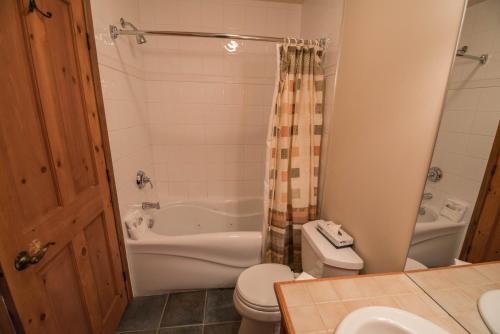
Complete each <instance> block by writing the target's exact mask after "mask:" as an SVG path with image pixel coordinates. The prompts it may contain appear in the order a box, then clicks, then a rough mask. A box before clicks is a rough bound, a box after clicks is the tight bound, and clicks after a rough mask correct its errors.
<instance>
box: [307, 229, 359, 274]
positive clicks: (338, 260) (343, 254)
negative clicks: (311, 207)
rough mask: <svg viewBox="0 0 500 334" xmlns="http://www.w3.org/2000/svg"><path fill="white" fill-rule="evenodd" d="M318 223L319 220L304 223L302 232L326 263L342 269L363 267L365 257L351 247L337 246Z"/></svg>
mask: <svg viewBox="0 0 500 334" xmlns="http://www.w3.org/2000/svg"><path fill="white" fill-rule="evenodd" d="M317 225H318V223H317V221H312V222H309V223H307V224H304V225H302V234H303V235H304V237H305V238H306V239H307V241H308V242H309V244H310V245H311V247H312V248H313V250H314V252H315V253H316V255H318V257H319V258H320V259H321V260H322V261H323V263H324V264H327V265H329V266H332V267H336V268H341V269H350V270H360V269H363V259H362V258H360V257H359V255H358V254H356V252H355V251H354V250H353V249H352V248H351V247H346V248H335V246H334V245H332V244H331V243H330V242H329V241H328V240H326V238H325V237H324V236H322V235H321V233H319V232H318V230H317V229H316V226H317Z"/></svg>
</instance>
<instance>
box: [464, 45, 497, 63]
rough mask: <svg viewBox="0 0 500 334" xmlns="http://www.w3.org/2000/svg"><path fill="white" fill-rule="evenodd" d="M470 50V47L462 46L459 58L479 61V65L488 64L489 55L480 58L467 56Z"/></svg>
mask: <svg viewBox="0 0 500 334" xmlns="http://www.w3.org/2000/svg"><path fill="white" fill-rule="evenodd" d="M468 49H469V47H468V46H467V45H464V46H462V47H461V48H460V49H458V50H457V57H463V58H467V59H474V60H478V61H479V63H481V65H484V64H486V63H487V62H488V58H489V55H488V54H485V53H484V54H482V55H480V56H473V55H468V54H467V50H468Z"/></svg>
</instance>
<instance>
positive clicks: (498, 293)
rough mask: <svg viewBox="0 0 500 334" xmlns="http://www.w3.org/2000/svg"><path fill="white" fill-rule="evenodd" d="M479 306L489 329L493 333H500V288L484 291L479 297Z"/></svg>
mask: <svg viewBox="0 0 500 334" xmlns="http://www.w3.org/2000/svg"><path fill="white" fill-rule="evenodd" d="M477 308H478V309H479V314H481V317H482V318H483V321H484V323H485V324H486V326H487V327H488V329H489V330H490V331H491V332H492V333H495V334H497V333H500V317H499V316H498V314H499V313H498V309H500V290H490V291H487V292H485V293H483V294H482V295H481V297H479V301H478V302H477Z"/></svg>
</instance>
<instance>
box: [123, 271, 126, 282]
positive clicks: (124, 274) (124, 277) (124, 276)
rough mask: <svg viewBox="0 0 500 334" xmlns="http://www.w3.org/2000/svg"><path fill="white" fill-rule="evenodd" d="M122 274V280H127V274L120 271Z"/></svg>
mask: <svg viewBox="0 0 500 334" xmlns="http://www.w3.org/2000/svg"><path fill="white" fill-rule="evenodd" d="M122 275H123V281H124V282H126V281H127V274H126V273H125V272H124V271H122Z"/></svg>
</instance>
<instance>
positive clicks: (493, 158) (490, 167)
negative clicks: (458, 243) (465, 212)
mask: <svg viewBox="0 0 500 334" xmlns="http://www.w3.org/2000/svg"><path fill="white" fill-rule="evenodd" d="M499 155H500V123H499V124H498V126H497V132H496V135H495V139H494V141H493V146H492V149H491V153H490V157H489V159H488V164H487V165H486V170H485V172H484V177H483V181H482V183H481V188H480V190H479V195H478V196H477V200H476V205H475V206H474V211H473V212H472V217H471V220H470V223H469V228H468V229H467V234H466V235H465V239H464V243H463V246H462V251H461V252H460V259H461V260H463V261H467V258H468V255H469V253H470V250H471V247H472V246H473V243H474V239H475V236H476V231H477V228H478V226H479V221H480V218H481V213H482V211H483V207H484V204H485V201H486V198H487V196H488V192H489V185H490V182H491V179H492V178H493V175H494V174H495V172H498V171H496V168H498V166H497V165H496V164H497V161H498V156H499Z"/></svg>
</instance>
